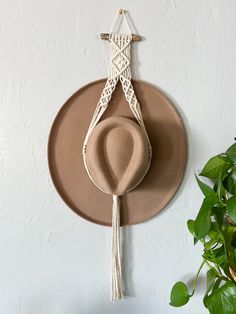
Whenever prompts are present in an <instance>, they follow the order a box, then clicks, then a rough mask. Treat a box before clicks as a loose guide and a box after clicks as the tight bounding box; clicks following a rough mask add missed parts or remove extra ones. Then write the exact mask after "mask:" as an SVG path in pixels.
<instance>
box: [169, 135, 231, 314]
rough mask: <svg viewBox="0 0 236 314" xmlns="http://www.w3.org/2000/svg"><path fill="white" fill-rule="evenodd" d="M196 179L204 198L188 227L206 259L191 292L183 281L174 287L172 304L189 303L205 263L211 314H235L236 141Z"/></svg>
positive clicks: (205, 300) (206, 303)
mask: <svg viewBox="0 0 236 314" xmlns="http://www.w3.org/2000/svg"><path fill="white" fill-rule="evenodd" d="M235 140H236V138H235ZM199 177H203V178H205V180H203V179H202V178H201V179H200V178H199ZM196 180H197V183H198V186H199V188H200V189H201V191H202V193H203V194H204V199H203V201H202V205H201V207H200V210H199V212H198V215H197V217H196V219H195V220H189V221H188V222H187V226H188V229H189V231H190V233H191V234H192V236H193V238H194V245H195V244H196V243H197V242H199V243H201V245H202V246H203V254H202V262H201V265H200V267H199V269H198V271H197V274H196V276H195V279H194V283H193V287H192V290H191V291H189V289H188V287H187V285H186V284H185V283H183V282H177V283H176V284H175V285H174V286H173V288H172V291H171V300H170V305H172V306H175V307H180V306H183V305H185V304H186V303H188V301H189V299H190V298H191V297H192V296H193V295H194V292H195V289H196V286H197V282H198V278H199V274H200V272H201V270H202V268H203V266H207V268H208V271H207V274H206V292H205V296H204V298H203V303H204V305H205V307H206V308H207V309H208V311H209V312H210V314H235V313H236V143H234V144H233V145H232V146H230V147H229V148H228V149H227V151H226V152H225V153H222V154H219V155H217V156H214V157H212V158H211V159H210V160H209V161H208V162H207V163H206V165H205V166H204V168H203V170H202V171H201V173H200V174H199V176H196ZM206 180H207V183H206ZM203 181H205V182H203Z"/></svg>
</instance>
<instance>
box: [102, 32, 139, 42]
mask: <svg viewBox="0 0 236 314" xmlns="http://www.w3.org/2000/svg"><path fill="white" fill-rule="evenodd" d="M109 36H110V34H108V33H101V34H100V38H101V39H105V40H109ZM141 40H142V37H141V36H140V35H138V34H132V41H141Z"/></svg>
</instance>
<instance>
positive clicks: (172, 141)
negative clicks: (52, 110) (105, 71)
mask: <svg viewBox="0 0 236 314" xmlns="http://www.w3.org/2000/svg"><path fill="white" fill-rule="evenodd" d="M105 82H106V80H105V79H103V80H98V81H95V82H92V83H90V84H88V85H86V86H84V87H83V88H81V89H79V90H78V91H77V92H76V93H75V94H74V95H73V96H72V97H70V98H69V99H68V100H67V101H66V103H65V104H64V106H63V107H62V108H61V109H60V111H59V113H58V115H57V116H56V118H55V120H54V123H53V125H52V128H51V132H50V136H49V143H48V160H49V168H50V173H51V176H52V179H53V182H54V185H55V187H56V189H57V191H58V193H59V194H60V195H61V197H62V199H63V200H64V201H65V203H66V204H67V205H68V206H69V207H70V208H71V209H72V210H73V211H75V212H76V213H77V214H78V215H80V216H81V217H83V218H85V219H87V220H89V221H91V222H94V223H97V224H101V225H106V226H109V225H111V220H112V211H111V207H112V198H111V196H110V195H109V194H107V193H109V187H108V191H104V188H102V187H101V189H99V188H98V187H99V180H100V181H101V177H100V179H99V178H98V182H93V181H92V180H91V179H90V178H89V176H88V173H87V171H86V169H85V166H84V161H83V154H82V150H83V143H84V139H85V136H86V132H87V130H88V127H89V124H90V121H91V117H92V116H93V113H94V110H95V107H96V104H97V102H98V100H99V98H100V95H101V93H102V90H103V88H104V85H105ZM132 83H133V87H134V91H135V93H136V96H137V98H138V101H139V102H140V104H141V112H142V116H143V120H144V123H145V127H146V130H147V134H148V137H149V139H150V143H151V147H152V159H151V164H150V167H149V163H148V159H147V158H146V157H145V156H147V154H148V147H147V145H146V142H145V138H143V137H142V132H140V130H139V126H138V124H137V122H136V120H135V118H134V116H133V114H132V112H131V110H130V108H129V106H128V103H127V101H126V99H125V96H124V94H123V91H122V88H121V85H120V84H118V85H117V88H116V89H115V91H114V93H113V95H112V99H111V101H110V102H109V107H108V108H107V110H106V112H105V113H104V114H103V116H102V118H101V120H100V121H99V122H98V124H97V126H96V132H95V129H94V135H93V137H92V138H91V139H90V142H91V143H92V144H91V145H90V146H89V145H88V152H87V154H88V155H90V159H89V167H90V170H91V171H93V169H94V167H95V166H94V165H95V163H96V164H97V165H98V168H99V167H100V169H102V168H103V167H104V164H105V163H104V161H106V158H104V150H103V149H102V150H101V147H103V144H102V146H101V145H97V146H96V143H99V139H101V138H102V139H103V142H104V134H105V133H104V130H107V129H108V130H112V129H113V128H114V127H115V128H117V123H118V124H121V126H122V127H121V129H122V128H123V130H124V129H125V130H128V131H127V132H129V133H130V134H131V137H132V138H131V142H132V143H133V144H132V145H133V146H132V145H131V146H132V147H133V148H130V145H129V144H128V143H129V136H126V137H124V136H123V135H124V133H123V135H122V136H123V138H124V140H123V142H122V141H121V142H120V145H123V144H124V146H125V145H126V146H127V148H128V151H129V150H130V154H131V155H132V152H134V151H135V152H137V154H136V156H137V157H139V158H142V159H141V161H140V160H139V162H137V164H138V165H134V163H133V162H131V163H130V160H129V162H128V164H129V167H131V168H134V167H135V166H136V167H137V169H139V170H137V171H139V172H135V180H134V181H132V178H131V179H130V186H129V185H127V186H125V188H127V189H128V190H129V187H130V191H129V193H125V194H124V195H122V197H121V204H122V206H121V225H125V224H136V223H140V222H143V221H145V220H147V219H149V218H150V217H152V216H154V215H155V214H157V213H158V212H160V210H162V209H163V208H164V207H165V206H166V205H167V204H168V203H169V202H170V200H171V199H172V197H173V196H174V194H175V193H176V191H177V189H178V187H179V185H180V183H181V180H182V177H183V174H184V169H185V165H186V157H187V139H186V132H185V127H184V124H183V121H182V118H181V116H180V114H179V113H178V111H177V110H176V108H175V106H174V105H173V104H172V102H171V101H170V99H169V98H168V97H167V96H166V95H165V94H164V93H163V92H162V91H160V89H158V88H157V87H155V86H153V85H151V84H149V83H146V82H144V81H137V80H133V81H132ZM129 121H130V123H129ZM113 133H114V136H115V138H116V136H118V138H119V132H118V133H116V132H113ZM93 142H94V143H93ZM115 142H116V143H113V141H112V137H111V139H110V142H109V143H110V144H109V149H108V150H106V152H107V151H108V152H110V153H109V156H110V157H109V156H108V157H107V158H108V159H109V158H110V159H112V160H116V159H117V158H116V157H117V156H116V152H115V149H113V148H112V147H113V146H112V145H114V147H116V146H117V145H118V144H117V141H115ZM134 143H136V144H135V145H136V146H135V145H134ZM88 144H89V143H88ZM140 145H141V146H140ZM132 149H133V150H132ZM101 151H102V153H100V154H97V153H96V152H101ZM98 155H99V156H100V157H101V158H100V157H98ZM124 155H125V154H124ZM91 156H92V157H91ZM96 156H97V159H96ZM112 156H113V157H112ZM127 156H128V155H127ZM127 156H126V157H124V159H122V158H123V157H119V158H118V159H119V160H121V163H120V164H121V169H123V168H125V167H126V166H127V165H126V166H125V165H123V162H122V160H127V158H128V159H129V157H127ZM93 158H94V159H93ZM91 160H92V162H91ZM101 160H102V161H101ZM133 160H134V159H133ZM142 160H143V162H142ZM93 161H94V162H93ZM106 167H107V166H106ZM122 167H123V168H122ZM95 168H96V167H95ZM106 169H107V168H106ZM117 169H118V170H117V172H116V173H115V174H116V175H117V177H119V176H120V175H121V174H120V173H119V171H120V170H119V169H120V166H119V165H118V166H117ZM96 173H97V174H98V177H99V175H100V174H102V173H104V172H102V171H101V172H100V173H99V171H95V174H96ZM113 174H114V173H113ZM131 177H132V176H131ZM113 178H114V177H113ZM93 179H94V180H95V181H96V180H97V179H96V178H94V177H93ZM102 180H103V181H102V182H103V183H102V184H103V187H106V186H107V185H106V183H107V180H106V178H104V177H103V179H102ZM108 181H109V180H108ZM113 181H114V180H113ZM118 181H120V180H118ZM136 181H139V182H138V183H139V184H136V187H135V182H136ZM104 184H105V185H104ZM117 191H118V190H117ZM104 192H107V193H104ZM117 193H118V194H119V192H117Z"/></svg>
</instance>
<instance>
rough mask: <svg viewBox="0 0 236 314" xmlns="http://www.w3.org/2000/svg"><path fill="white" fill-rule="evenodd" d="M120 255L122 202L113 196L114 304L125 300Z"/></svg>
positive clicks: (112, 297)
mask: <svg viewBox="0 0 236 314" xmlns="http://www.w3.org/2000/svg"><path fill="white" fill-rule="evenodd" d="M122 285H123V279H122V269H121V255H120V200H119V196H118V195H113V206H112V296H111V300H112V302H115V301H117V300H119V299H123V298H124V294H123V289H122Z"/></svg>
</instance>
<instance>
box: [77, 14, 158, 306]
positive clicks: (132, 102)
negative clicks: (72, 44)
mask: <svg viewBox="0 0 236 314" xmlns="http://www.w3.org/2000/svg"><path fill="white" fill-rule="evenodd" d="M122 20H124V21H125V24H126V26H127V29H128V33H127V34H120V33H117V30H118V26H119V25H120V23H121V22H122ZM101 38H103V39H108V40H109V41H110V65H109V69H108V78H107V81H106V84H105V87H104V89H103V91H102V94H101V97H100V99H99V101H98V104H97V106H96V109H95V112H94V114H93V117H92V119H91V122H90V125H89V128H88V131H87V134H86V136H85V140H84V144H83V160H84V165H85V168H86V171H87V173H88V176H89V178H90V179H91V180H92V182H93V183H94V184H95V185H96V186H97V187H98V188H99V189H100V190H102V191H103V192H105V193H108V192H107V191H105V190H104V189H102V188H101V187H100V186H99V185H98V184H97V183H96V182H95V181H94V179H93V177H92V175H91V173H90V171H89V167H88V164H87V160H86V150H87V144H88V141H89V137H90V135H91V133H92V132H93V130H94V128H95V127H96V125H97V124H98V122H99V121H100V119H101V117H102V115H103V113H104V112H105V110H106V109H107V107H108V106H109V102H110V100H111V97H112V94H113V92H114V90H115V88H116V85H117V83H118V82H119V81H120V82H121V85H122V89H123V92H124V95H125V98H126V100H127V102H128V104H129V107H130V110H131V111H132V113H133V115H134V117H135V119H136V121H137V123H138V125H139V126H140V127H141V129H142V131H143V134H144V136H145V137H146V141H147V143H148V153H149V165H148V168H149V166H150V163H151V156H152V148H151V144H150V141H149V137H148V134H147V131H146V128H145V125H144V121H143V117H142V113H141V110H140V105H139V102H138V100H137V98H136V95H135V93H134V89H133V86H132V82H131V69H130V49H131V46H130V44H131V41H132V40H134V41H138V40H140V39H141V37H140V36H139V35H136V34H132V33H131V30H130V27H129V24H128V21H127V18H126V14H125V11H124V10H123V9H120V10H119V11H118V13H117V15H116V17H115V19H114V22H113V24H112V27H111V32H110V34H102V35H101ZM148 168H147V170H146V171H148ZM145 174H146V173H145ZM142 179H143V177H142V178H141V180H140V181H139V182H137V183H136V184H135V185H134V186H132V188H131V189H134V188H135V187H136V186H138V185H139V183H140V182H141V181H142ZM126 192H128V191H126ZM119 196H120V195H115V194H113V196H112V199H113V206H112V291H111V300H112V301H113V302H114V301H117V300H118V299H122V298H124V289H123V284H124V283H123V278H122V267H121V252H120V251H121V249H120V199H119Z"/></svg>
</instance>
